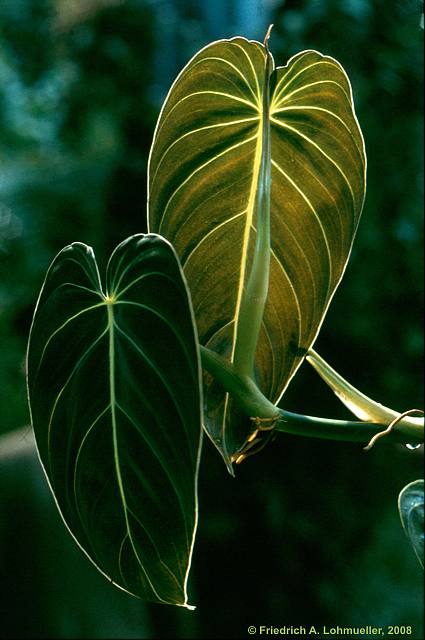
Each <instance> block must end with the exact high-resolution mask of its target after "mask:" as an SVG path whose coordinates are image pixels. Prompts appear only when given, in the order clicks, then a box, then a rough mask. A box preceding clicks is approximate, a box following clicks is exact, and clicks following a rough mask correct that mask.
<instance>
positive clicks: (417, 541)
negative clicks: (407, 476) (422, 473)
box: [398, 480, 424, 567]
mask: <svg viewBox="0 0 425 640" xmlns="http://www.w3.org/2000/svg"><path fill="white" fill-rule="evenodd" d="M398 509H399V512H400V518H401V522H402V524H403V527H404V530H405V532H406V534H407V537H408V538H409V540H410V542H411V544H412V547H413V549H414V551H415V553H416V555H417V557H418V560H419V562H420V563H421V565H422V567H423V566H424V481H423V480H415V481H414V482H410V484H408V485H406V486H405V487H404V489H403V490H402V491H401V492H400V495H399V497H398Z"/></svg>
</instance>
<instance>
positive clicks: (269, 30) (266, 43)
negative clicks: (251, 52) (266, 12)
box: [263, 24, 273, 52]
mask: <svg viewBox="0 0 425 640" xmlns="http://www.w3.org/2000/svg"><path fill="white" fill-rule="evenodd" d="M272 29H273V24H270V25H269V28H268V29H267V32H266V35H265V36H264V41H263V44H264V46H265V48H266V50H267V52H268V51H269V39H270V34H271V31H272Z"/></svg>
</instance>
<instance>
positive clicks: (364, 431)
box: [200, 346, 424, 444]
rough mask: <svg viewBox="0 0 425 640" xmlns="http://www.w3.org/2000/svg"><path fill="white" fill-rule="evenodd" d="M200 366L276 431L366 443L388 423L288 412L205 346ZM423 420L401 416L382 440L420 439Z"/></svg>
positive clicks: (411, 441)
mask: <svg viewBox="0 0 425 640" xmlns="http://www.w3.org/2000/svg"><path fill="white" fill-rule="evenodd" d="M200 352H201V359H202V366H203V367H204V369H205V370H206V371H208V372H209V373H210V374H211V375H212V376H214V378H216V380H217V381H218V382H219V383H220V384H221V385H222V386H223V388H224V389H225V391H227V392H228V393H229V394H230V395H231V396H232V398H233V399H234V400H235V401H236V402H237V403H238V404H239V406H240V407H241V409H242V410H243V411H244V412H245V413H246V415H247V416H248V417H258V418H269V419H275V420H276V425H275V430H276V431H282V432H284V433H290V434H292V435H298V436H306V437H310V438H322V439H327V440H345V441H349V442H364V443H365V444H367V443H368V442H369V441H370V440H371V438H373V436H375V435H377V434H378V433H380V432H381V431H383V430H384V429H386V428H387V426H388V424H381V423H378V422H362V421H350V420H333V419H329V418H317V417H313V416H305V415H302V414H298V413H292V412H290V411H285V410H284V409H279V408H278V407H276V406H275V405H274V404H273V403H272V402H270V400H267V398H266V397H265V396H264V395H263V394H262V393H261V391H260V389H259V388H258V387H257V385H256V384H255V383H254V381H253V380H252V379H251V378H250V377H249V376H244V375H241V374H239V373H238V372H237V371H236V370H235V368H234V366H233V365H232V364H231V363H229V362H227V360H225V359H224V358H222V356H220V355H218V354H217V353H215V352H214V351H211V350H210V349H207V348H206V347H203V346H201V347H200ZM423 435H424V425H423V420H422V421H417V422H416V423H411V422H410V423H409V422H406V421H405V420H402V421H400V422H398V423H397V424H396V425H394V428H393V430H392V431H391V432H390V433H388V435H386V436H385V438H382V441H384V440H385V441H387V442H398V443H401V444H420V443H421V442H423Z"/></svg>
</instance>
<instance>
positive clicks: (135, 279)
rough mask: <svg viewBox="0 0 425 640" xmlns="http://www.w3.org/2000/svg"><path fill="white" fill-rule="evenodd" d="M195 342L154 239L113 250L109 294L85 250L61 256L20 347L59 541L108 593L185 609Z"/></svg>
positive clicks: (197, 429) (180, 293) (184, 298)
mask: <svg viewBox="0 0 425 640" xmlns="http://www.w3.org/2000/svg"><path fill="white" fill-rule="evenodd" d="M197 344H198V343H197V336H196V330H195V328H194V320H193V312H192V307H191V302H190V299H189V297H188V294H187V289H186V285H185V281H184V278H183V274H182V272H181V269H180V266H179V263H178V260H177V257H176V255H175V253H174V250H173V249H172V247H171V246H170V244H169V243H168V242H167V241H166V240H164V239H163V238H160V237H159V236H156V235H153V234H152V235H146V236H143V235H136V236H133V237H131V238H129V239H127V240H125V241H124V242H122V243H121V244H120V245H119V246H118V247H117V249H116V250H115V251H114V252H113V254H112V256H111V258H110V260H109V263H108V266H107V270H106V293H104V292H103V290H102V285H101V282H100V278H99V272H98V268H97V264H96V260H95V256H94V254H93V251H92V249H91V248H90V247H88V246H86V245H84V244H81V243H74V244H72V245H70V246H68V247H66V248H65V249H63V250H62V251H61V252H60V253H59V254H58V255H57V256H56V258H55V260H54V261H53V263H52V265H51V266H50V268H49V271H48V273H47V276H46V280H45V282H44V285H43V288H42V291H41V294H40V298H39V301H38V304H37V308H36V312H35V316H34V320H33V325H32V328H31V335H30V342H29V348H28V394H29V401H30V407H31V417H32V423H33V427H34V432H35V437H36V442H37V447H38V451H39V455H40V459H41V462H42V464H43V467H44V470H45V472H46V475H47V478H48V481H49V483H50V486H51V489H52V491H53V494H54V497H55V499H56V502H57V505H58V507H59V510H60V512H61V514H62V517H63V519H64V521H65V523H66V525H67V526H68V528H69V530H70V532H71V533H72V535H73V536H74V538H75V539H76V541H77V542H78V544H79V545H80V546H81V548H82V549H83V551H85V553H86V554H87V555H88V557H89V558H90V559H91V560H92V562H93V563H94V564H95V565H96V566H97V568H98V569H99V570H100V571H101V572H102V573H104V574H105V575H106V576H107V577H108V578H109V579H110V580H111V581H113V582H114V583H115V584H116V585H117V586H119V587H121V588H122V589H124V590H126V591H128V592H130V593H132V594H134V595H136V596H139V597H142V598H144V599H147V600H151V601H157V602H164V603H173V604H179V605H183V606H187V594H186V582H187V575H188V570H189V565H190V560H191V554H192V548H193V541H194V533H195V529H196V522H197V476H198V465H199V454H200V446H201V432H202V430H201V397H200V366H199V355H198V346H197Z"/></svg>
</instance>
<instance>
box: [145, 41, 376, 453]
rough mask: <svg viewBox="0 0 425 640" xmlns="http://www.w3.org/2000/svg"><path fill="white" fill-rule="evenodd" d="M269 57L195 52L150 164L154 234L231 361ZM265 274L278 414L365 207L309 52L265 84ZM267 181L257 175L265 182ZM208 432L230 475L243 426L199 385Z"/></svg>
mask: <svg viewBox="0 0 425 640" xmlns="http://www.w3.org/2000/svg"><path fill="white" fill-rule="evenodd" d="M265 61H266V50H265V47H264V46H263V45H261V44H260V43H258V42H253V41H248V40H245V39H244V38H233V39H231V40H222V41H218V42H215V43H213V44H211V45H209V46H207V47H205V48H204V49H202V50H201V51H200V52H199V53H198V54H197V55H195V57H194V58H193V59H192V60H191V61H190V62H189V63H188V65H187V66H186V67H185V68H184V69H183V71H182V72H181V74H180V76H179V77H178V78H177V80H176V81H175V83H174V84H173V86H172V88H171V90H170V92H169V94H168V97H167V99H166V101H165V104H164V107H163V110H162V112H161V114H160V118H159V121H158V124H157V128H156V132H155V136H154V141H153V146H152V150H151V156H150V161H149V225H150V229H151V230H152V231H155V232H158V233H161V234H162V235H164V236H165V237H167V238H168V239H169V240H170V242H171V243H172V244H173V246H174V247H175V249H176V251H177V253H178V255H179V257H180V260H181V263H182V266H183V268H184V271H185V274H186V277H187V280H188V284H189V287H190V290H191V295H192V300H193V305H194V311H195V316H196V320H197V326H198V332H199V337H200V340H201V342H202V343H203V344H204V345H206V346H207V347H209V348H211V349H214V350H216V351H217V352H219V353H220V354H221V355H223V356H225V357H226V358H228V359H229V360H230V361H232V362H233V358H234V353H235V344H236V341H237V334H238V328H239V325H238V323H239V318H240V310H241V302H242V299H243V296H244V291H245V288H246V283H247V279H248V277H249V273H250V267H251V264H252V260H253V251H254V247H255V237H256V234H257V218H258V211H257V210H256V194H257V191H258V189H259V188H262V187H263V186H264V185H263V184H260V182H259V181H260V175H261V171H260V167H261V158H262V149H263V145H264V139H263V138H262V135H261V134H262V131H263V127H262V123H263V122H262V121H263V118H264V104H263V89H264V87H265V86H267V83H266V81H265ZM270 86H271V95H270V145H271V179H272V185H271V198H270V200H271V203H270V204H271V264H270V281H269V292H268V299H267V304H266V308H265V312H264V319H263V325H262V330H261V333H260V337H259V341H258V345H257V351H256V362H255V375H256V378H257V382H258V385H259V387H260V388H261V390H262V391H263V393H264V394H265V395H266V396H267V397H268V398H269V399H271V400H272V401H273V402H278V401H279V399H280V398H281V396H282V394H283V392H284V390H285V389H286V387H287V385H288V383H289V381H290V379H291V378H292V376H293V375H294V373H295V372H296V370H297V369H298V367H299V365H300V364H301V361H302V358H303V357H304V355H305V353H306V351H307V349H308V348H309V347H310V346H311V345H312V343H313V342H314V340H315V337H316V335H317V333H318V331H319V328H320V326H321V323H322V321H323V318H324V314H325V312H326V310H327V308H328V305H329V302H330V300H331V298H332V296H333V294H334V292H335V289H336V287H337V285H338V283H339V282H340V279H341V277H342V275H343V272H344V269H345V266H346V263H347V260H348V257H349V254H350V251H351V247H352V243H353V239H354V235H355V232H356V229H357V226H358V222H359V218H360V214H361V210H362V206H363V201H364V195H365V166H366V160H365V151H364V144H363V138H362V135H361V132H360V128H359V126H358V122H357V119H356V116H355V113H354V107H353V100H352V92H351V87H350V83H349V81H348V78H347V76H346V74H345V72H344V70H343V69H342V67H341V66H340V65H339V63H338V62H337V61H336V60H334V59H333V58H330V57H328V56H324V55H322V54H320V53H318V52H316V51H304V52H302V53H300V54H298V55H296V56H294V57H293V58H291V60H290V61H289V62H288V64H287V65H286V66H285V67H278V68H275V69H273V71H272V73H271V77H270ZM263 179H264V176H263ZM206 382H207V383H206V387H205V420H206V427H207V430H208V432H209V434H210V436H211V437H212V439H213V440H214V441H215V443H216V444H217V446H218V447H219V449H220V450H221V451H222V453H223V455H224V458H225V459H226V460H227V462H229V460H230V458H231V456H232V454H233V453H234V452H235V451H237V449H238V447H239V446H240V444H241V441H242V440H243V439H244V438H245V436H246V430H247V422H248V421H246V419H245V426H244V427H241V424H240V416H238V412H237V410H235V407H234V406H233V404H232V402H231V401H230V400H229V398H228V396H227V395H226V394H225V393H223V392H222V391H221V389H220V388H219V387H218V386H217V385H216V384H215V383H214V382H212V381H211V379H209V378H207V379H206Z"/></svg>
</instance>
